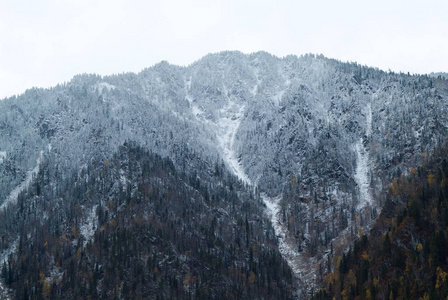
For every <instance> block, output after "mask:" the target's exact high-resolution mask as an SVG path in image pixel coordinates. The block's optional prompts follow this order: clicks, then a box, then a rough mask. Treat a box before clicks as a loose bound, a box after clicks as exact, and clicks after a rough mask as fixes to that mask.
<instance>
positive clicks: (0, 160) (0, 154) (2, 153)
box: [0, 151, 6, 164]
mask: <svg viewBox="0 0 448 300" xmlns="http://www.w3.org/2000/svg"><path fill="white" fill-rule="evenodd" d="M5 158H6V152H5V151H0V164H2V163H3V161H4V160H5Z"/></svg>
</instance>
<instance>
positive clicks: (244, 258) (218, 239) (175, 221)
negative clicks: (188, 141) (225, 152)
mask: <svg viewBox="0 0 448 300" xmlns="http://www.w3.org/2000/svg"><path fill="white" fill-rule="evenodd" d="M47 163H49V161H45V162H44V164H47ZM57 172H58V171H57V170H55V169H53V168H51V167H47V166H43V168H41V171H40V172H39V173H38V174H37V177H36V178H35V181H34V183H33V185H32V186H30V187H29V188H28V190H27V191H24V192H22V193H21V194H20V195H19V199H18V203H17V204H16V205H10V206H9V207H8V209H7V210H6V211H5V212H4V213H3V215H2V218H0V219H1V220H2V222H1V225H0V226H1V228H7V227H8V226H11V224H16V226H14V227H15V232H14V231H12V230H10V231H9V234H10V235H9V236H4V239H5V238H6V241H8V240H9V239H14V238H15V234H17V235H18V236H19V238H18V241H17V256H16V257H11V258H10V259H9V260H8V263H7V264H6V263H4V265H3V269H2V274H3V279H4V280H5V282H6V283H7V284H8V286H10V287H11V288H12V289H13V290H14V291H15V298H19V299H26V298H28V297H31V298H33V299H35V298H36V299H37V298H41V297H43V298H51V299H54V298H58V299H60V298H64V299H78V298H79V297H92V298H101V299H113V298H122V299H131V298H144V299H149V298H157V299H173V298H176V299H189V298H191V297H192V296H194V297H195V298H198V299H253V298H258V297H263V298H265V299H290V298H292V292H293V291H294V286H293V282H292V275H291V272H290V269H289V267H288V265H287V264H286V262H284V261H283V260H282V257H281V256H280V254H279V253H278V250H277V249H276V239H275V235H274V233H273V229H272V228H271V227H270V224H269V223H268V222H266V221H265V220H263V219H262V218H260V215H262V209H263V207H262V204H261V203H262V202H261V200H260V199H259V198H256V197H255V195H254V194H252V193H251V192H249V191H247V190H245V189H244V188H243V187H242V186H241V184H239V183H238V182H236V181H235V180H234V178H233V177H232V176H231V175H230V174H228V173H227V171H225V169H223V168H222V167H221V166H216V167H215V168H214V172H212V173H210V174H207V173H202V174H200V175H199V174H198V175H197V176H193V175H191V174H190V175H187V174H186V173H182V172H179V171H178V170H176V168H175V167H174V165H173V164H172V162H171V161H170V160H169V159H163V158H161V157H160V156H158V155H154V154H150V153H148V152H146V151H144V150H143V149H142V148H140V147H137V146H135V145H129V144H128V145H125V146H123V147H120V149H119V150H118V153H116V154H115V155H114V156H112V157H111V158H110V159H109V160H106V161H104V162H102V161H101V162H93V164H90V165H88V166H87V167H86V168H84V169H82V171H81V172H80V173H79V174H76V173H75V174H73V176H71V177H70V178H68V179H67V180H65V181H60V180H57V179H54V178H57V177H58V174H57ZM50 178H53V179H52V180H51V181H52V184H51V185H49V184H48V180H49V179H50ZM6 215H8V216H9V217H6Z"/></svg>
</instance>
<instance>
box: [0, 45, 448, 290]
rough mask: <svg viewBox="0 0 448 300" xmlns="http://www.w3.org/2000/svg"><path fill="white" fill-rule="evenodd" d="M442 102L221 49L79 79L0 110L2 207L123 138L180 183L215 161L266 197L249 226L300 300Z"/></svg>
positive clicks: (381, 83)
mask: <svg viewBox="0 0 448 300" xmlns="http://www.w3.org/2000/svg"><path fill="white" fill-rule="evenodd" d="M447 100H448V82H447V81H446V80H443V79H441V78H431V77H428V76H410V75H406V74H395V73H386V72H383V71H380V70H378V69H374V68H368V67H365V66H359V65H357V64H352V63H341V62H339V61H336V60H332V59H327V58H325V57H323V56H315V55H305V56H301V57H296V56H287V57H284V58H278V57H275V56H272V55H270V54H268V53H266V52H259V53H254V54H250V55H245V54H242V53H239V52H221V53H218V54H210V55H207V56H205V57H204V58H202V59H200V60H199V61H197V62H195V63H193V64H191V65H190V66H188V67H177V66H173V65H170V64H168V63H167V62H162V63H160V64H157V65H155V66H153V67H151V68H148V69H145V70H143V71H142V72H140V73H139V74H133V73H126V74H119V75H113V76H105V77H101V76H97V75H86V74H84V75H79V76H76V77H75V78H73V80H71V81H70V82H68V83H64V84H61V85H58V86H56V87H54V88H51V89H31V90H28V91H27V92H25V93H24V94H23V95H20V96H18V97H12V98H9V99H5V100H3V101H1V102H0V157H1V159H0V174H1V176H0V203H3V204H4V205H3V206H2V207H3V208H4V209H5V208H6V209H7V204H8V203H11V204H12V205H14V204H13V203H14V202H15V200H13V201H11V200H10V199H16V198H17V194H18V191H20V190H24V189H25V188H26V187H27V185H28V184H30V185H32V182H33V180H32V179H33V178H32V176H30V175H29V174H32V173H29V172H30V171H32V170H41V169H42V168H43V169H46V168H53V169H55V170H57V174H58V179H62V180H70V179H72V178H73V174H77V173H79V172H82V170H84V169H85V168H87V167H88V166H91V165H92V163H95V162H96V163H97V162H104V161H105V160H106V159H110V157H111V156H112V154H113V153H116V152H117V151H118V149H119V147H120V146H121V145H123V144H124V142H126V141H132V142H133V143H136V144H137V145H139V146H140V147H142V148H143V149H147V150H150V151H151V152H153V153H155V154H158V155H160V156H162V157H168V158H169V159H170V160H171V161H172V162H173V164H174V166H175V168H176V170H178V171H179V172H184V173H185V174H187V176H193V177H195V176H196V175H194V174H206V173H207V172H213V169H214V166H215V165H218V166H221V165H222V164H223V165H224V166H225V168H227V170H229V171H230V172H232V173H233V174H235V175H236V176H238V177H239V179H240V180H241V182H242V183H243V184H246V185H248V186H249V189H251V190H252V189H253V190H255V191H256V192H257V193H259V194H260V195H262V196H263V197H262V199H265V200H266V201H265V204H266V205H267V208H266V210H264V211H263V210H260V211H258V213H259V218H261V219H263V220H267V219H270V220H271V222H272V223H273V225H274V228H276V229H275V230H277V231H276V235H278V237H279V239H280V250H281V249H289V250H288V251H287V254H286V252H285V251H284V250H281V251H282V252H283V255H284V256H285V257H286V258H287V260H288V262H289V263H290V267H291V268H292V269H293V270H294V274H295V275H296V277H297V278H296V279H297V280H298V281H299V284H300V285H301V288H300V290H301V291H302V292H303V295H305V294H306V291H309V290H311V289H313V287H314V285H316V283H317V282H318V281H319V280H318V272H317V270H318V269H319V267H320V266H322V265H324V264H325V263H326V262H327V261H328V260H331V259H332V257H333V256H334V255H335V254H338V253H342V251H343V250H344V249H346V247H347V246H348V245H349V244H350V242H351V241H353V240H354V239H355V238H356V234H355V233H356V232H357V231H358V227H360V226H361V227H362V228H363V230H365V231H366V230H368V229H369V228H371V226H372V224H373V222H374V220H375V218H376V217H377V215H378V213H379V212H380V211H381V209H382V207H383V205H384V203H385V193H384V191H383V189H384V187H386V186H387V185H388V184H389V182H390V181H391V180H392V178H393V177H397V176H400V175H401V174H406V173H407V172H408V170H409V169H410V168H411V167H412V166H416V165H417V164H418V163H419V162H421V161H422V160H423V159H424V157H425V156H426V155H427V154H428V153H431V152H432V151H433V149H434V147H436V145H438V144H440V142H441V141H442V140H443V139H444V137H445V136H446V132H447V126H448V114H447V108H448V107H447V106H448V101H447ZM42 161H46V162H47V163H46V165H45V166H42ZM210 170H211V171H210ZM204 176H205V175H204ZM202 177H203V175H200V178H202ZM204 178H205V177H204ZM54 180H56V178H51V179H49V180H48V181H47V182H46V183H45V185H50V186H52V185H55V183H53V181H54ZM248 201H251V200H248ZM81 215H82V217H83V218H87V219H89V220H90V219H92V218H93V217H92V216H93V215H94V213H93V211H92V210H87V211H83V212H81ZM88 216H91V218H88ZM84 229H85V230H86V232H91V234H93V232H94V231H95V230H94V229H93V227H92V226H90V225H85V227H84ZM5 230H9V229H5ZM3 234H6V235H7V234H9V233H7V231H5V232H4V233H3ZM14 245H15V244H14V239H13V238H11V240H9V241H8V243H5V245H4V248H5V251H9V250H6V249H13V247H14ZM277 251H278V250H277ZM324 269H325V268H324ZM258 275H259V274H258Z"/></svg>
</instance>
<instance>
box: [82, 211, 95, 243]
mask: <svg viewBox="0 0 448 300" xmlns="http://www.w3.org/2000/svg"><path fill="white" fill-rule="evenodd" d="M97 207H98V205H94V206H93V207H92V208H91V209H90V211H89V212H88V213H87V217H86V219H85V220H84V222H83V223H82V224H81V226H80V227H79V231H80V232H81V234H82V236H83V237H84V247H85V246H86V245H87V242H89V241H91V240H92V238H93V235H94V234H95V230H96V228H97V226H98V220H97V217H96V209H97Z"/></svg>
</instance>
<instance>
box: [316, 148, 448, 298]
mask: <svg viewBox="0 0 448 300" xmlns="http://www.w3.org/2000/svg"><path fill="white" fill-rule="evenodd" d="M447 183H448V145H446V144H445V145H444V146H442V147H439V148H438V149H437V150H436V151H435V152H434V153H433V154H432V155H431V156H430V158H428V159H427V161H426V162H425V163H424V164H423V165H421V166H420V167H418V168H416V169H412V170H411V171H410V174H408V175H407V176H401V177H399V178H394V179H393V182H392V183H391V185H390V186H389V191H388V196H387V200H386V203H385V206H384V208H383V210H382V213H381V214H380V216H379V218H378V220H377V222H376V224H375V226H374V227H373V229H372V231H371V232H370V233H368V232H366V233H363V232H362V231H360V232H359V239H358V240H357V241H356V242H355V243H354V245H352V246H351V247H350V249H349V250H348V251H347V252H346V253H344V254H343V255H342V256H337V257H335V259H334V260H333V267H332V271H333V272H332V273H330V274H329V275H328V276H327V277H326V278H325V285H326V288H324V289H322V290H321V291H319V292H318V293H317V294H316V295H315V297H314V299H334V298H333V297H335V298H336V299H445V298H446V297H447V296H448V184H447Z"/></svg>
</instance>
